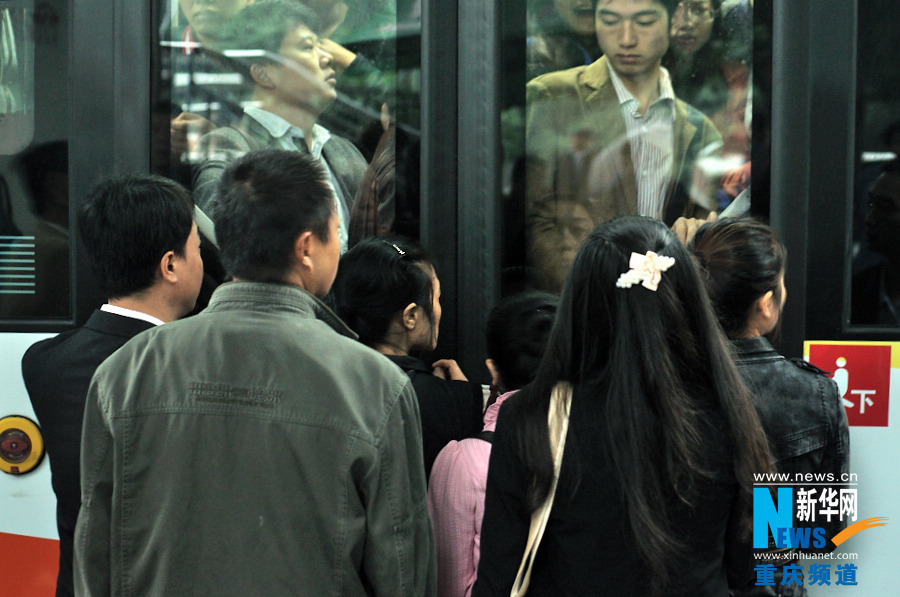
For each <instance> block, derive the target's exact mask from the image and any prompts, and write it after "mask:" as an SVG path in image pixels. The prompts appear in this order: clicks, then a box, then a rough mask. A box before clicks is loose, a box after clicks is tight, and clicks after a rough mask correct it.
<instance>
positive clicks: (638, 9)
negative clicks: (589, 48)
mask: <svg viewBox="0 0 900 597" xmlns="http://www.w3.org/2000/svg"><path fill="white" fill-rule="evenodd" d="M596 28H597V41H598V42H599V44H600V49H601V50H603V54H605V55H606V57H607V60H609V63H610V65H611V66H612V67H613V68H614V69H615V71H616V73H617V74H618V75H619V76H620V77H623V78H626V79H628V78H632V77H641V76H644V75H650V74H653V73H655V72H656V71H657V70H658V69H659V65H660V63H661V61H662V57H663V55H664V54H665V53H666V50H668V49H669V18H668V14H667V13H666V9H665V7H664V6H663V5H662V4H660V3H659V2H655V1H654V0H600V1H599V2H598V3H597V12H596Z"/></svg>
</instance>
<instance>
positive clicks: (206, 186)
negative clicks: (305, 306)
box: [194, 0, 366, 251]
mask: <svg viewBox="0 0 900 597" xmlns="http://www.w3.org/2000/svg"><path fill="white" fill-rule="evenodd" d="M231 26H232V27H231V29H230V31H231V35H230V36H229V37H228V39H227V41H225V42H223V45H224V47H225V48H227V49H229V50H244V51H248V52H254V51H255V52H257V53H258V54H257V55H253V56H250V57H247V58H245V59H243V61H242V62H241V64H240V67H241V68H242V69H243V70H244V71H245V72H246V75H247V76H249V78H250V79H251V80H252V81H253V97H252V100H253V103H254V105H253V106H251V107H247V108H245V109H244V117H243V119H242V120H241V122H240V123H238V124H235V125H233V126H229V127H222V128H219V129H217V130H215V131H212V132H211V133H209V134H208V135H206V136H205V137H204V138H203V139H202V141H201V151H203V152H204V153H205V154H206V156H207V157H206V159H204V160H203V162H201V163H200V164H199V166H198V167H197V168H196V169H195V173H194V199H195V201H196V203H197V206H198V207H200V209H201V210H203V211H204V212H205V213H206V214H207V215H212V214H214V212H215V204H214V200H213V190H214V189H215V186H216V184H217V182H218V180H219V179H220V177H221V176H222V171H223V170H224V169H225V167H226V166H227V165H228V164H229V163H230V162H231V161H233V160H234V159H236V158H237V157H239V156H241V155H243V154H245V153H247V152H248V151H253V150H256V149H262V148H278V149H288V150H295V151H301V152H304V153H309V154H310V155H312V156H313V157H314V158H315V159H316V160H317V161H318V162H319V163H320V164H321V165H322V166H323V167H324V168H325V169H326V171H327V174H328V177H327V180H328V184H329V185H330V186H331V187H332V189H333V190H334V196H335V202H336V205H337V212H338V217H339V220H340V243H341V250H342V251H346V249H347V240H348V223H349V217H350V211H351V207H352V202H353V200H354V198H355V197H356V193H357V190H358V188H359V185H360V182H361V181H362V178H363V175H364V173H365V170H366V160H365V158H363V156H362V154H361V153H360V152H359V150H358V149H357V148H356V147H355V146H354V145H353V144H352V143H351V142H350V141H348V140H346V139H344V138H343V137H339V136H337V135H335V134H332V133H331V132H329V131H328V129H326V128H325V127H323V126H321V125H318V124H316V121H317V120H318V118H319V116H320V115H321V114H322V112H323V111H324V110H325V109H326V108H328V106H329V105H331V103H332V102H334V100H335V98H336V97H337V93H336V92H335V83H336V75H335V70H334V68H333V59H332V56H331V55H330V54H329V53H328V52H326V51H325V50H323V49H322V47H321V45H320V44H319V40H318V36H317V34H316V31H317V30H318V27H319V25H318V18H317V17H316V15H315V13H314V12H313V11H312V10H311V9H309V8H308V7H306V6H305V5H303V4H301V3H299V2H286V1H284V0H260V1H258V2H255V3H254V4H251V5H249V6H248V7H246V8H244V9H243V10H242V11H241V12H239V13H238V14H237V15H236V16H235V17H234V18H233V19H232V22H231Z"/></svg>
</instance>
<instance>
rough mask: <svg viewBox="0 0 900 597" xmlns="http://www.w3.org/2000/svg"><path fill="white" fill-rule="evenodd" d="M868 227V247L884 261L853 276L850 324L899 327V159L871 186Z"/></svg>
mask: <svg viewBox="0 0 900 597" xmlns="http://www.w3.org/2000/svg"><path fill="white" fill-rule="evenodd" d="M865 226H866V241H867V242H868V245H869V248H870V249H872V250H873V251H877V252H879V253H881V254H882V255H884V257H885V259H884V261H881V262H878V263H876V264H875V265H873V266H871V267H868V268H866V269H864V270H862V271H860V272H859V273H858V274H856V275H854V276H853V293H852V299H851V305H852V307H851V315H850V322H851V323H857V324H882V325H894V326H896V325H900V240H898V239H900V158H898V159H894V160H893V161H891V162H888V163H887V164H886V165H885V166H884V171H883V172H882V174H881V176H879V177H878V178H877V179H876V180H875V184H873V185H872V189H871V190H870V191H869V211H868V212H867V213H866V219H865Z"/></svg>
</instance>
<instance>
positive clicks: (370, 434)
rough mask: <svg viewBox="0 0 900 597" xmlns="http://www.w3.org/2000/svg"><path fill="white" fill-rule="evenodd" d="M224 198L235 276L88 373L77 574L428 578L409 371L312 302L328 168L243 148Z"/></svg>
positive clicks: (201, 587) (395, 589)
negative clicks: (190, 313)
mask: <svg viewBox="0 0 900 597" xmlns="http://www.w3.org/2000/svg"><path fill="white" fill-rule="evenodd" d="M217 199H218V201H219V208H218V209H217V210H216V217H215V225H216V232H217V235H218V239H219V243H220V248H221V251H222V259H223V262H224V264H225V266H226V267H227V268H228V270H229V272H230V273H232V274H233V276H234V279H235V281H234V282H232V283H228V284H225V285H223V286H220V287H219V288H218V289H216V291H215V293H214V294H213V297H212V300H211V301H210V304H209V307H208V308H207V309H206V310H205V311H204V312H202V313H200V314H199V315H196V316H194V317H191V318H188V319H185V320H182V321H179V322H175V323H172V324H169V325H166V326H162V327H160V328H157V329H154V330H151V331H148V332H146V333H145V334H142V335H141V336H139V337H138V338H135V340H133V341H131V342H129V343H128V344H126V345H125V346H124V347H123V348H122V349H121V350H120V351H119V352H117V353H116V354H115V355H113V357H111V358H110V359H109V360H107V361H106V362H105V363H104V364H103V365H102V366H101V367H100V368H99V369H98V370H97V373H96V375H95V376H94V379H93V380H92V382H91V387H90V390H89V392H88V398H87V405H86V408H85V422H84V435H83V442H82V473H81V486H82V506H81V511H80V513H79V519H78V526H77V530H76V537H75V552H76V553H75V583H76V591H77V592H78V594H80V595H109V594H117V595H133V594H146V595H199V594H203V595H265V594H272V595H301V594H302V595H404V596H406V595H431V594H433V593H434V592H435V556H434V546H433V540H432V533H431V525H430V522H429V519H428V513H427V509H426V498H425V476H424V465H423V463H422V438H421V430H420V423H419V411H418V407H417V402H416V399H415V395H414V392H413V390H412V386H411V385H410V382H409V378H408V377H407V376H406V375H404V374H403V372H402V371H400V369H398V368H397V367H395V366H394V365H392V364H391V363H390V362H389V361H388V360H387V359H385V358H384V357H383V356H381V355H379V354H377V353H376V352H374V351H372V350H370V349H368V348H366V347H365V346H363V345H362V344H360V343H358V342H356V341H355V340H354V339H353V333H352V332H351V331H350V330H349V329H347V327H346V326H345V325H344V324H343V323H342V322H341V321H340V320H339V319H337V317H336V316H335V315H333V314H332V313H331V311H329V310H328V308H327V307H325V305H323V304H322V303H321V302H320V301H319V299H320V298H321V297H322V296H324V295H325V294H326V293H327V292H328V291H329V289H330V287H331V284H332V282H333V280H334V277H335V274H336V272H337V264H338V257H339V252H340V248H339V240H338V232H337V230H338V220H337V216H336V214H335V207H334V197H333V195H332V194H331V189H330V186H329V185H328V183H327V182H326V179H325V173H324V172H323V171H322V169H321V168H320V167H319V166H318V165H317V164H316V163H315V162H314V160H313V158H311V157H309V156H307V155H305V154H302V153H300V152H296V151H283V150H263V151H259V152H251V153H249V154H247V155H246V156H244V157H243V158H240V159H239V160H237V161H236V162H235V163H233V164H232V165H231V166H229V168H228V169H227V170H226V171H225V173H224V174H223V178H222V182H221V184H220V186H219V188H218V191H217Z"/></svg>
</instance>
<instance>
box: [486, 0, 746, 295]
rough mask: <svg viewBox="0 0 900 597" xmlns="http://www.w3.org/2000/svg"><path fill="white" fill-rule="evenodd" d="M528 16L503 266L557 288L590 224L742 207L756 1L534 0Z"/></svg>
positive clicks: (515, 281)
mask: <svg viewBox="0 0 900 597" xmlns="http://www.w3.org/2000/svg"><path fill="white" fill-rule="evenodd" d="M526 19H527V26H526V29H527V40H526V61H525V62H526V66H525V70H526V73H525V76H526V79H527V80H528V83H527V85H526V92H525V98H524V104H525V105H524V111H520V112H519V116H520V119H523V120H524V124H525V138H524V151H521V152H520V153H517V154H512V155H509V154H508V159H509V160H510V163H508V164H507V171H508V172H509V173H510V174H511V179H510V181H509V184H508V185H507V188H508V189H509V192H508V194H507V197H506V203H505V207H504V217H503V221H504V223H505V224H506V230H505V232H504V234H505V236H506V238H505V244H506V246H507V251H506V253H507V256H505V257H504V267H505V268H507V271H509V272H514V271H518V272H525V273H526V276H528V277H530V282H528V284H529V285H532V286H537V287H539V288H542V289H544V290H549V291H551V292H558V291H559V290H561V287H562V282H563V280H564V279H565V275H566V272H567V271H568V267H569V266H570V265H571V261H572V259H573V257H574V254H575V251H576V250H577V248H578V246H579V245H580V243H581V241H582V240H583V238H584V237H585V235H586V234H587V232H588V231H590V230H591V228H592V227H593V225H594V224H596V223H599V222H602V221H606V220H609V219H611V218H613V217H616V216H618V215H625V214H641V215H647V216H651V217H655V218H659V219H662V220H664V221H665V222H666V223H667V224H669V225H672V224H673V223H674V222H675V220H676V219H677V218H679V217H689V218H690V217H693V218H705V217H706V216H707V215H708V214H709V213H710V212H712V211H716V212H722V211H723V210H725V209H727V208H729V206H731V205H732V203H735V205H734V206H733V207H732V208H731V210H730V211H729V213H732V212H734V211H738V212H744V211H746V210H747V209H749V187H750V154H751V151H750V150H751V144H750V131H751V119H752V110H751V88H752V83H751V81H752V69H753V5H752V2H751V1H749V0H684V1H682V2H674V1H668V0H665V1H664V0H639V1H636V2H635V1H632V0H627V1H626V0H600V1H599V2H588V1H586V0H529V2H528V4H527V16H526ZM676 98H677V99H676ZM742 193H743V195H742ZM737 197H741V199H742V200H741V201H740V202H736V201H735V199H736V198H737ZM744 199H746V201H745V200H744ZM523 228H524V230H525V233H524V234H522V232H521V230H522V229H523ZM517 245H518V246H520V247H521V249H520V250H515V249H510V247H515V246H517ZM548 247H557V248H558V249H559V250H557V251H552V252H551V251H548V250H547V248H548ZM522 249H524V250H522ZM521 278H522V277H521V276H518V277H509V278H508V280H509V284H510V285H509V286H508V287H505V288H504V291H503V292H504V293H506V292H508V291H509V290H512V289H515V288H516V286H517V285H520V284H521V283H522V281H521ZM504 284H506V282H504Z"/></svg>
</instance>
